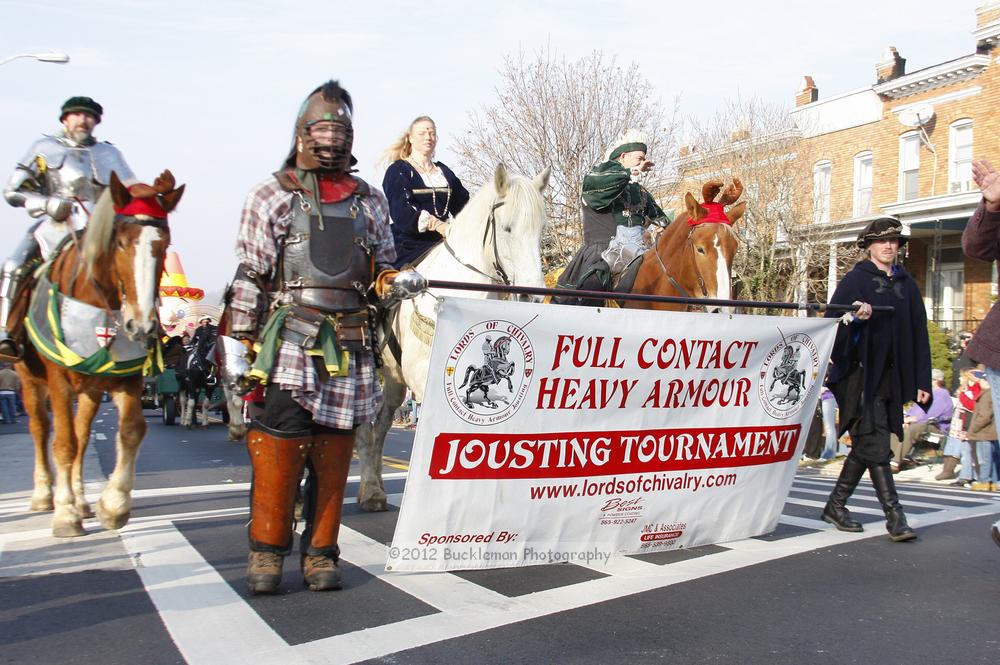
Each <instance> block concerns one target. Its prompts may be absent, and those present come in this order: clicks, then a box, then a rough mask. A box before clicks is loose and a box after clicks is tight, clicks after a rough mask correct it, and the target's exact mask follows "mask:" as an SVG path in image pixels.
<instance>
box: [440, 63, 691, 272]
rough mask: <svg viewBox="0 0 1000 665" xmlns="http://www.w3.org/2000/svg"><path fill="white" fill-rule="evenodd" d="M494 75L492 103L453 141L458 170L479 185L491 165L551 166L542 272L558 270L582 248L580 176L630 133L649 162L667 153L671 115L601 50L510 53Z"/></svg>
mask: <svg viewBox="0 0 1000 665" xmlns="http://www.w3.org/2000/svg"><path fill="white" fill-rule="evenodd" d="M499 73H500V84H499V85H498V86H497V87H496V89H495V90H496V100H495V101H494V102H493V103H492V104H490V105H487V106H484V107H483V108H482V109H480V110H479V111H474V112H472V113H470V114H469V128H468V130H467V131H466V133H465V135H464V136H463V137H462V138H461V139H459V141H458V152H459V154H460V156H461V166H460V168H461V170H462V174H463V176H464V177H465V178H467V179H468V180H469V182H470V183H472V184H473V185H476V186H478V185H481V184H482V183H484V182H486V180H487V179H489V178H491V177H492V174H493V172H494V169H495V168H496V164H497V162H504V163H505V164H506V165H507V166H509V167H512V168H513V169H514V170H515V171H519V172H521V173H526V174H529V175H532V174H535V173H538V172H539V171H541V170H542V169H543V168H545V167H546V166H552V171H553V172H552V178H551V179H550V180H549V188H548V190H547V192H546V193H545V197H546V204H547V206H548V212H549V220H550V221H549V224H548V226H547V228H546V231H545V233H544V235H543V238H542V258H543V262H544V264H545V266H546V268H547V269H549V268H553V267H559V266H562V265H564V264H565V263H566V262H567V261H568V260H569V259H570V258H571V257H572V256H573V254H574V253H575V252H576V250H577V249H578V248H579V246H580V244H581V243H582V236H583V230H582V226H581V221H580V205H581V201H580V187H581V184H582V182H583V176H584V175H586V173H587V172H588V171H589V170H590V169H591V167H593V166H594V165H595V164H597V163H599V162H601V161H603V159H604V153H605V151H606V150H607V148H608V145H609V144H610V142H611V141H613V140H614V139H615V138H616V137H617V136H618V135H619V134H621V133H622V132H623V131H624V130H626V129H629V128H635V129H638V130H640V131H642V132H643V133H644V134H645V135H646V137H647V141H648V144H649V151H650V154H651V155H652V157H651V158H652V159H653V160H654V161H656V159H657V156H661V157H664V158H665V157H666V156H667V155H668V154H673V147H674V135H675V132H674V124H675V123H674V118H675V117H676V112H675V113H673V115H672V116H671V117H670V118H669V119H668V118H666V115H665V113H664V110H663V106H662V104H661V102H660V101H659V99H658V98H657V96H656V94H655V91H654V89H653V86H652V84H651V83H650V82H649V81H648V80H647V79H646V78H645V77H644V76H643V75H642V74H641V73H640V71H639V66H638V65H637V64H636V63H632V64H630V65H628V66H627V67H622V66H620V65H619V64H618V63H617V61H616V60H615V58H614V57H611V58H606V57H605V56H604V54H603V53H602V52H600V51H594V52H592V53H591V54H590V55H588V56H585V57H583V58H581V59H579V60H576V61H568V60H566V59H565V58H564V57H561V56H559V55H557V54H556V53H554V52H553V51H552V50H551V49H546V50H544V51H541V52H539V53H538V54H537V55H535V56H534V57H533V58H528V57H525V55H524V53H519V54H517V55H508V56H507V57H506V58H504V61H503V65H502V66H501V67H500V70H499ZM675 108H676V105H675ZM663 161H665V159H664V160H663ZM651 177H653V178H655V169H654V172H653V174H651Z"/></svg>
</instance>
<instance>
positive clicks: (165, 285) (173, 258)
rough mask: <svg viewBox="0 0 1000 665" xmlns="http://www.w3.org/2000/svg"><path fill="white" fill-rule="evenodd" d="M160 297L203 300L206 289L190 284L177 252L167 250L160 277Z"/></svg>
mask: <svg viewBox="0 0 1000 665" xmlns="http://www.w3.org/2000/svg"><path fill="white" fill-rule="evenodd" d="M160 297H174V298H184V299H185V300H201V299H202V298H204V297H205V291H204V290H202V289H196V288H194V287H193V286H188V281H187V276H186V275H185V274H184V267H183V266H181V259H180V257H179V256H177V252H167V258H166V259H165V260H164V262H163V275H162V276H161V277H160Z"/></svg>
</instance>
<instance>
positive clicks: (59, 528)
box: [52, 522, 87, 538]
mask: <svg viewBox="0 0 1000 665" xmlns="http://www.w3.org/2000/svg"><path fill="white" fill-rule="evenodd" d="M86 534H87V532H86V531H84V530H83V525H82V524H80V523H79V522H68V523H63V524H53V525H52V535H53V536H55V537H56V538H77V537H79V536H85V535H86Z"/></svg>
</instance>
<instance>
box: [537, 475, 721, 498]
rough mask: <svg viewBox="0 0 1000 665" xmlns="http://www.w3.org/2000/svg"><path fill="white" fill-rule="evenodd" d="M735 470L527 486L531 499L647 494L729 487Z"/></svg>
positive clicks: (587, 479) (589, 479)
mask: <svg viewBox="0 0 1000 665" xmlns="http://www.w3.org/2000/svg"><path fill="white" fill-rule="evenodd" d="M736 479H737V476H736V474H735V473H709V474H694V473H687V472H685V473H683V474H681V475H671V474H667V473H660V474H656V475H653V476H648V475H640V476H639V477H637V478H629V479H622V478H614V477H612V478H610V479H606V480H596V479H593V478H585V479H583V480H580V481H578V482H575V483H553V484H550V485H535V486H532V487H530V488H529V491H530V495H531V499H532V501H539V500H544V499H562V498H571V497H584V496H613V495H622V494H651V493H654V492H697V491H698V490H699V489H702V488H712V487H732V486H733V485H735V484H736Z"/></svg>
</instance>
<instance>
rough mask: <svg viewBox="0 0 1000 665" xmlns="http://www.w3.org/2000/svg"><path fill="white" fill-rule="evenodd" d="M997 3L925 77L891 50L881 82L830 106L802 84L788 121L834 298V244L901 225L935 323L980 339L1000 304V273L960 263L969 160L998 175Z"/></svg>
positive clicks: (968, 204)
mask: <svg viewBox="0 0 1000 665" xmlns="http://www.w3.org/2000/svg"><path fill="white" fill-rule="evenodd" d="M998 56H1000V0H996V1H993V2H987V3H985V4H983V5H982V6H980V7H979V8H977V9H976V28H975V29H974V30H973V31H972V34H971V35H970V38H969V52H968V53H967V54H965V55H961V56H959V57H956V58H954V59H952V60H949V61H947V62H942V63H939V64H936V65H933V66H930V67H926V68H923V69H920V70H918V71H913V72H907V71H906V59H905V58H903V57H902V55H901V54H899V53H897V52H896V49H895V48H893V47H888V48H886V49H885V51H884V53H883V55H882V57H881V60H880V62H878V63H877V65H876V68H875V74H876V77H875V80H874V82H872V83H871V84H869V85H866V86H865V87H863V88H860V89H857V90H852V91H850V92H846V93H843V94H840V95H835V96H833V97H830V98H827V99H823V98H821V97H820V96H819V89H818V87H817V85H816V83H815V82H814V81H813V80H812V78H811V77H809V76H805V77H804V78H803V80H802V84H801V86H800V88H799V90H798V93H797V95H796V106H795V109H794V110H793V111H791V118H792V121H793V122H794V125H795V126H796V127H797V128H798V129H799V131H800V132H801V133H802V141H803V143H804V144H805V145H806V146H808V154H809V155H810V159H811V161H812V164H811V168H812V188H813V197H812V206H811V208H812V210H811V217H812V219H811V220H807V221H808V222H810V223H809V224H808V225H807V226H806V229H808V230H807V231H806V232H807V233H810V232H813V233H814V232H816V231H817V230H819V229H822V231H823V233H824V237H825V238H826V239H827V240H826V241H825V242H827V243H828V246H829V250H830V251H829V261H828V270H827V275H826V280H827V293H831V292H832V289H833V286H835V284H836V280H837V278H838V277H839V275H838V272H839V273H840V274H842V271H843V266H842V264H839V263H838V261H837V249H838V245H839V246H840V247H841V248H843V246H845V245H848V244H850V243H853V241H854V239H855V238H856V237H857V234H858V231H859V230H860V229H861V228H863V227H864V226H865V224H867V222H868V221H870V220H871V219H873V218H874V217H877V216H881V215H891V216H894V217H897V218H898V219H899V220H900V221H901V222H902V223H903V225H904V228H905V229H907V231H908V232H909V235H910V242H909V243H908V249H907V256H906V259H905V265H906V267H907V270H909V271H910V273H911V274H913V275H914V277H915V278H916V279H917V281H918V283H919V284H920V287H921V291H922V292H923V293H924V295H925V303H926V305H927V313H928V317H929V318H931V319H932V320H934V321H936V322H938V323H939V324H940V325H941V326H942V327H944V328H947V329H949V330H951V331H953V332H955V331H958V330H961V329H974V328H975V327H976V326H977V325H978V323H979V322H980V321H981V320H982V318H983V317H984V316H985V314H986V312H987V311H988V310H989V308H990V306H991V305H992V303H993V300H994V299H995V298H996V287H995V284H996V279H995V277H996V272H995V270H996V268H995V266H994V265H991V264H987V263H985V262H982V261H977V260H974V259H969V258H966V257H965V256H964V255H963V253H962V248H961V236H962V230H963V229H964V228H965V225H966V223H967V221H968V219H969V216H970V215H971V214H972V212H973V211H974V210H975V208H976V205H977V204H978V203H979V200H980V194H979V191H978V189H977V188H976V186H975V184H974V183H973V182H972V177H971V162H972V159H973V157H974V156H975V157H977V158H979V157H985V158H987V159H990V160H991V161H993V162H994V163H995V164H997V165H998V166H1000V113H998V112H997V109H998V108H1000V57H998Z"/></svg>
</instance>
